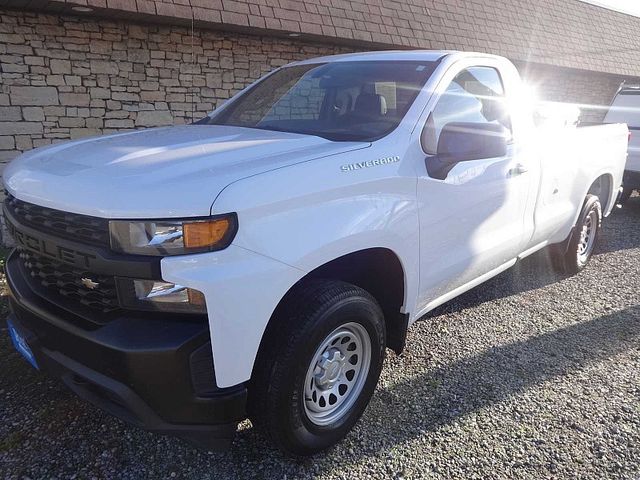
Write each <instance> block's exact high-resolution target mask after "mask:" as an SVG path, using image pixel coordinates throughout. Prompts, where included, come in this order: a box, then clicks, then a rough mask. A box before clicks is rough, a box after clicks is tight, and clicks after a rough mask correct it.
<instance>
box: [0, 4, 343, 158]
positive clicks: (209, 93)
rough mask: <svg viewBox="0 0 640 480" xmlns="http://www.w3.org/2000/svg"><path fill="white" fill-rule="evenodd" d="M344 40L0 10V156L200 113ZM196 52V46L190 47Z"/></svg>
mask: <svg viewBox="0 0 640 480" xmlns="http://www.w3.org/2000/svg"><path fill="white" fill-rule="evenodd" d="M346 51H349V50H348V49H347V48H345V47H337V46H331V45H321V44H313V43H305V42H292V41H288V40H282V39H277V38H274V37H257V36H246V35H238V34H225V33H221V32H218V31H211V30H201V31H199V30H196V31H195V32H194V37H193V43H192V37H191V32H190V30H189V29H188V28H184V27H175V26H164V25H136V24H130V23H125V22H112V21H108V20H99V21H91V22H87V21H86V20H85V19H81V18H78V17H72V16H54V15H48V14H36V13H25V12H17V11H7V10H5V11H3V10H0V162H1V163H6V162H7V161H9V160H11V159H12V158H14V157H15V156H17V155H18V154H19V152H22V151H26V150H29V149H31V148H33V147H38V146H41V145H46V144H49V143H52V142H56V141H61V140H67V139H74V138H78V137H82V136H86V135H97V134H105V133H112V132H117V131H119V130H123V129H131V128H142V127H151V126H161V125H170V124H181V123H185V122H190V121H191V120H192V118H195V119H198V118H202V117H203V116H204V115H205V114H206V113H207V112H210V111H211V110H213V109H214V107H215V106H216V105H217V104H219V103H220V102H221V101H222V100H224V99H226V98H228V97H229V96H231V95H232V94H233V93H235V92H237V91H238V90H240V89H242V88H244V87H245V86H246V85H247V84H249V83H251V82H252V81H254V80H255V79H257V78H259V77H260V76H261V75H263V74H264V73H266V72H268V71H270V70H272V69H273V68H274V67H277V66H280V65H283V64H286V63H288V62H291V61H294V60H299V59H303V58H308V57H314V56H319V55H326V54H333V53H342V52H346ZM192 53H193V55H192Z"/></svg>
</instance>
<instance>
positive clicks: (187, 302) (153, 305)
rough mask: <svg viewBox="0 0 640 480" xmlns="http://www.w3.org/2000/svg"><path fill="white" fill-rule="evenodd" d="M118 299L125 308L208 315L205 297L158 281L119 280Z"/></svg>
mask: <svg viewBox="0 0 640 480" xmlns="http://www.w3.org/2000/svg"><path fill="white" fill-rule="evenodd" d="M117 284H118V298H119V299H120V304H121V305H122V306H123V307H125V308H132V309H135V310H153V311H164V312H176V313H207V306H206V303H205V300H204V295H203V294H202V292H200V291H198V290H194V289H193V288H187V287H183V286H182V285H176V284H174V283H168V282H162V281H157V280H141V279H132V278H118V279H117Z"/></svg>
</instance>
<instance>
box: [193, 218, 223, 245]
mask: <svg viewBox="0 0 640 480" xmlns="http://www.w3.org/2000/svg"><path fill="white" fill-rule="evenodd" d="M230 227H231V222H230V221H229V219H228V218H218V219H215V220H207V221H204V222H193V223H184V224H183V227H182V235H183V237H184V246H185V247H186V248H203V247H210V246H214V245H216V244H217V243H219V242H220V241H221V240H222V239H224V238H225V236H226V235H227V233H228V232H229V229H230Z"/></svg>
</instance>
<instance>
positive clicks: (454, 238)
mask: <svg viewBox="0 0 640 480" xmlns="http://www.w3.org/2000/svg"><path fill="white" fill-rule="evenodd" d="M450 75H451V76H453V75H455V76H453V79H452V80H450V81H449V83H448V86H447V87H446V89H445V90H444V91H443V92H442V94H441V95H440V97H439V98H438V99H437V101H436V103H435V105H434V107H433V108H431V109H430V110H431V113H430V114H429V115H428V118H427V119H426V122H425V123H424V127H423V129H422V133H421V138H420V145H421V148H422V153H423V154H424V157H425V160H424V161H419V162H417V164H418V167H417V168H418V184H417V198H418V208H419V219H420V294H419V301H418V306H419V310H423V309H425V307H426V308H428V307H429V305H430V304H432V303H434V301H435V300H436V299H438V298H441V297H442V296H444V295H446V294H448V293H450V292H452V290H454V289H456V288H457V287H461V286H463V285H465V284H467V283H469V282H471V281H473V280H474V279H477V278H478V277H480V276H482V275H484V274H487V273H489V272H491V271H492V270H495V269H498V268H499V267H501V266H504V265H505V264H506V263H508V262H509V261H511V260H513V259H514V258H515V257H516V256H517V255H518V254H519V253H520V252H521V251H522V250H521V248H522V247H523V243H524V241H525V238H524V236H525V235H524V226H523V222H524V216H525V209H526V205H527V196H528V191H529V180H528V175H527V167H526V165H524V164H522V163H520V162H519V158H518V155H517V154H516V152H515V150H514V145H513V141H512V123H511V116H510V114H509V112H508V109H507V108H506V102H505V89H504V86H503V82H502V79H501V76H500V73H499V72H498V70H497V69H496V68H494V67H489V66H474V67H467V68H462V69H460V70H459V71H458V73H457V74H456V73H453V74H450ZM451 76H450V77H449V78H451ZM443 80H446V79H443ZM452 122H464V123H463V124H464V125H469V124H482V125H485V127H486V129H487V130H488V131H496V132H501V134H502V135H504V136H505V137H506V138H507V148H506V155H501V156H497V157H493V158H482V159H474V158H473V157H472V158H470V159H468V160H465V161H460V162H459V163H456V164H455V165H453V166H452V167H451V168H450V170H449V171H448V172H447V173H446V175H443V174H442V172H441V171H440V172H436V173H435V174H434V172H433V170H434V168H430V167H432V166H433V164H434V163H436V162H438V161H439V159H438V155H437V153H438V143H439V140H440V135H441V132H442V130H443V128H444V127H445V125H447V124H451V123H452ZM458 124H459V123H458ZM502 146H503V147H504V143H503V144H502ZM438 303H439V302H438Z"/></svg>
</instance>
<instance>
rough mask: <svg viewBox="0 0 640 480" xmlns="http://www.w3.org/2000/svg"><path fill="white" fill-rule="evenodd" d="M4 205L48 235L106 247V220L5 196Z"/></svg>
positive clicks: (23, 220) (107, 225) (107, 234)
mask: <svg viewBox="0 0 640 480" xmlns="http://www.w3.org/2000/svg"><path fill="white" fill-rule="evenodd" d="M5 205H6V206H7V209H8V210H9V212H10V213H11V214H12V215H13V216H14V217H16V219H17V220H18V221H19V222H20V223H22V224H23V225H27V226H29V227H31V228H33V229H34V230H38V231H41V232H44V233H47V234H50V235H55V236H58V237H62V238H66V239H68V240H73V241H75V242H83V243H89V244H91V245H97V246H103V247H108V246H109V221H108V220H105V219H103V218H97V217H90V216H88V215H79V214H76V213H68V212H62V211H60V210H54V209H52V208H47V207H40V206H38V205H34V204H32V203H27V202H23V201H22V200H18V199H17V198H15V197H14V196H12V195H7V199H6V200H5Z"/></svg>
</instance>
